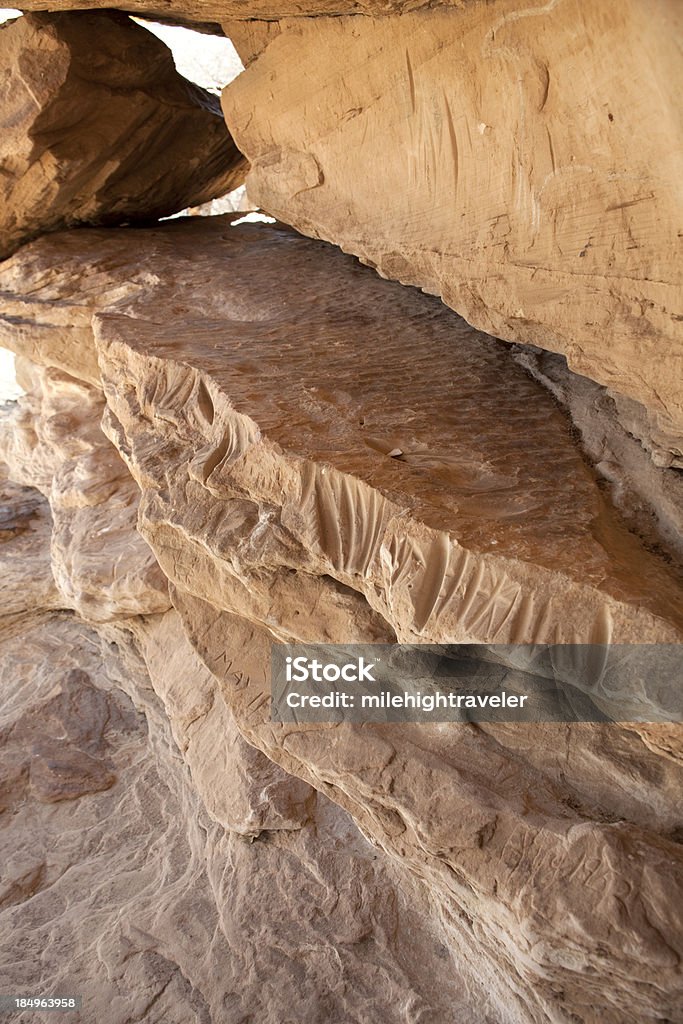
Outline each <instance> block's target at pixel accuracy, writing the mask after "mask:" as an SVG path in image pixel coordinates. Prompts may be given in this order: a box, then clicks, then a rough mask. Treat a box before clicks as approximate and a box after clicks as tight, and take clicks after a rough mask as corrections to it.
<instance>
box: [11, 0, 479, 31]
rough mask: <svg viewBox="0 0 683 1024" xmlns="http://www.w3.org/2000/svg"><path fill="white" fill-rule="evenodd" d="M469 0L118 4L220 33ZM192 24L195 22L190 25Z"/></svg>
mask: <svg viewBox="0 0 683 1024" xmlns="http://www.w3.org/2000/svg"><path fill="white" fill-rule="evenodd" d="M468 2H469V3H471V2H472V0H167V2H164V3H162V2H161V0H122V2H121V3H120V4H118V7H119V9H120V10H122V11H130V12H131V13H132V14H138V15H146V16H148V17H150V18H154V19H158V20H159V21H178V22H180V23H181V24H189V25H190V26H191V27H194V26H195V25H196V26H197V27H198V28H199V29H200V30H202V29H203V30H208V31H213V32H217V33H218V32H220V25H219V23H220V22H222V21H225V20H227V19H232V18H239V19H244V20H247V21H249V20H251V19H253V18H256V19H258V18H264V19H266V20H273V19H277V18H289V17H301V16H310V15H340V14H375V15H388V14H396V13H400V12H401V11H415V10H420V9H422V8H425V9H426V8H430V7H436V6H438V5H439V4H440V3H444V4H446V5H448V6H452V7H459V6H462V5H464V4H466V3H468ZM107 3H108V0H23V2H22V5H21V9H22V10H24V11H44V10H50V11H70V10H74V9H76V10H82V9H98V8H102V7H105V8H106V7H107ZM193 23H194V24H193Z"/></svg>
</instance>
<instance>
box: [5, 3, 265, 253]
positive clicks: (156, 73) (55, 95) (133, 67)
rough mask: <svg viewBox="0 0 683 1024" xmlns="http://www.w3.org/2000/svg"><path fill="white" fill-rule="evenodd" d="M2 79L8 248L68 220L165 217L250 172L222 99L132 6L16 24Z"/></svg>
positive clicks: (10, 30)
mask: <svg viewBox="0 0 683 1024" xmlns="http://www.w3.org/2000/svg"><path fill="white" fill-rule="evenodd" d="M0 79H1V80H2V81H3V83H4V84H3V96H4V99H3V110H2V115H1V129H2V130H1V132H0V167H2V171H3V174H2V179H1V182H0V197H1V198H0V203H1V206H2V212H1V213H0V257H4V256H7V255H8V254H9V253H11V252H12V251H13V250H15V249H16V248H17V247H18V246H19V245H20V244H21V243H22V242H25V241H26V240H28V239H30V238H33V237H35V236H36V235H39V234H44V233H45V232H47V231H54V230H56V229H58V228H63V227H67V226H71V225H75V224H82V223H100V224H116V223H119V224H120V223H123V222H126V221H134V220H150V219H152V220H153V219H155V218H157V217H162V216H167V215H169V214H172V213H175V212H176V211H178V210H182V209H184V208H185V207H187V206H191V205H195V204H199V203H202V202H205V201H207V200H209V199H213V198H215V197H216V196H220V195H223V194H224V193H226V192H229V191H230V190H231V189H233V188H235V187H237V186H238V185H240V184H241V183H242V181H243V180H244V174H245V164H244V160H243V158H242V156H241V154H240V153H239V152H238V150H237V149H236V147H235V145H234V143H233V142H232V139H231V138H230V136H229V134H228V132H227V130H226V128H225V124H224V122H223V119H222V117H221V115H220V109H219V107H218V104H217V102H216V100H215V99H214V97H212V96H211V95H210V94H209V93H207V92H205V91H204V90H202V89H200V88H199V87H198V86H194V85H191V84H190V83H189V82H187V81H186V80H185V79H183V78H181V77H180V75H178V73H177V72H176V70H175V67H174V64H173V58H172V56H171V52H170V50H168V48H167V47H166V46H164V44H163V43H161V42H160V41H159V40H158V39H156V37H155V36H153V35H151V33H149V32H147V31H146V30H145V29H143V28H142V27H140V26H139V25H136V24H135V23H134V22H133V21H131V20H130V18H128V17H127V16H126V15H124V14H121V13H118V12H112V11H102V12H95V13H63V14H59V13H58V14H55V13H44V14H31V15H26V16H24V17H22V18H19V19H17V20H16V21H11V22H8V23H7V24H5V25H3V26H2V27H0Z"/></svg>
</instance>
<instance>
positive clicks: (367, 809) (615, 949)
mask: <svg viewBox="0 0 683 1024" xmlns="http://www.w3.org/2000/svg"><path fill="white" fill-rule="evenodd" d="M173 600H174V604H175V605H176V608H177V609H178V610H179V611H180V613H181V615H182V617H183V621H184V623H185V627H186V629H187V632H188V635H189V637H190V638H191V639H192V641H193V643H194V644H195V646H196V647H197V650H198V651H199V653H200V654H201V656H202V658H203V659H204V660H205V661H206V663H207V665H208V666H209V668H211V670H212V671H213V673H214V674H215V675H216V677H217V678H219V679H220V680H221V681H222V692H223V694H224V696H225V699H226V701H227V702H228V703H229V704H230V706H231V707H232V709H233V711H234V713H235V716H236V719H237V721H238V723H239V726H240V728H241V729H242V731H243V732H244V734H245V735H246V736H247V738H248V739H249V740H250V742H253V743H256V744H257V745H258V746H259V747H260V748H261V749H263V750H264V751H265V752H266V753H267V754H268V756H269V757H271V758H273V759H274V760H276V761H277V762H278V763H279V764H281V765H282V766H283V767H284V768H285V769H286V770H287V771H289V772H292V773H295V774H298V775H300V776H301V777H303V778H305V779H307V780H308V781H310V782H311V784H312V785H313V786H315V787H316V788H317V789H320V790H322V792H324V793H326V794H327V795H328V796H330V797H331V798H332V799H333V800H335V801H336V802H338V803H340V804H341V805H342V806H343V807H345V808H346V809H347V810H349V811H350V813H351V814H352V815H353V817H354V819H355V820H356V821H357V823H358V824H359V826H360V828H361V830H362V831H363V832H364V833H365V834H366V835H368V836H369V837H370V838H372V839H373V840H374V841H375V842H376V843H377V844H378V845H379V846H381V847H382V848H383V849H384V850H385V851H387V852H388V853H389V854H390V855H391V856H393V857H395V858H397V859H398V860H400V861H401V862H402V863H404V864H406V865H407V866H409V867H410V868H411V869H412V870H413V871H414V872H415V874H416V875H418V876H419V877H420V878H424V879H425V880H427V882H428V884H429V887H430V891H431V893H432V897H433V899H434V902H435V906H436V908H438V913H439V917H440V919H441V921H442V922H443V923H444V925H445V927H446V928H447V930H448V933H449V945H450V947H451V949H453V950H454V951H455V953H456V957H457V960H458V962H459V963H460V964H461V965H462V969H463V970H464V971H465V973H467V974H469V975H470V978H471V980H470V982H469V985H470V991H471V993H472V999H473V1001H474V1002H475V1004H477V1005H480V1006H486V1007H487V1009H488V1012H489V1013H490V1015H491V1019H493V1020H495V1021H500V1022H503V1024H509V1022H513V1021H514V1022H518V1024H522V1022H523V1024H529V1022H533V1024H536V1022H538V1024H545V1022H547V1021H553V1022H555V1024H570V1022H571V1024H574V1022H576V1021H581V1022H585V1024H594V1022H595V1020H596V1017H595V1007H596V1006H599V1007H600V1019H601V1020H602V1021H604V1022H606V1024H641V1022H643V1021H655V1020H657V1019H660V1018H661V1017H664V1018H665V1019H666V1018H669V1019H676V1014H677V1010H676V1006H677V1005H678V1003H679V1001H680V994H681V988H680V975H679V972H678V957H679V955H680V952H679V951H680V948H681V947H680V942H681V933H680V922H679V915H678V910H677V907H676V905H677V903H678V902H680V894H681V890H682V889H683V858H682V857H681V851H680V845H679V843H678V842H677V836H678V826H677V825H674V827H673V828H672V824H673V823H674V822H676V821H677V820H678V810H677V804H678V800H677V797H676V791H677V790H679V789H680V785H681V779H680V772H681V766H680V764H679V765H675V764H674V763H673V762H671V761H666V760H664V761H663V760H662V759H661V758H659V757H657V756H655V755H654V754H653V753H650V752H649V751H648V750H647V749H646V748H645V747H644V746H643V745H642V744H641V743H640V742H639V741H638V740H637V739H636V738H635V737H634V736H629V735H628V733H626V732H624V731H623V730H621V729H620V728H619V727H618V726H615V725H607V726H603V725H601V726H596V725H578V726H577V725H563V726H557V725H555V726H550V725H538V724H536V723H534V724H530V725H522V726H519V725H517V726H491V725H489V726H484V727H479V726H472V725H454V724H451V725H449V726H447V727H445V726H440V725H434V726H431V725H424V724H422V725H408V724H401V725H382V726H373V725H368V724H365V725H362V726H353V725H342V726H332V725H323V726H320V725H306V726H293V725H277V724H273V723H272V722H271V721H270V720H269V708H268V694H269V689H270V683H269V671H268V665H269V654H270V643H271V640H272V638H271V636H269V634H268V632H267V631H266V630H264V629H262V628H260V627H258V626H255V625H254V624H252V623H247V622H246V621H244V620H240V619H239V618H238V617H236V616H233V615H230V614H228V613H225V612H222V613H221V612H218V611H217V610H216V609H214V608H212V607H211V606H209V605H208V604H206V603H205V602H202V601H200V600H198V599H197V598H194V597H191V596H189V595H188V594H187V593H181V592H179V591H178V590H174V591H173ZM678 735H679V740H680V726H679V727H678ZM558 744H559V746H558ZM660 785H661V786H662V788H661V790H660V788H659V787H660Z"/></svg>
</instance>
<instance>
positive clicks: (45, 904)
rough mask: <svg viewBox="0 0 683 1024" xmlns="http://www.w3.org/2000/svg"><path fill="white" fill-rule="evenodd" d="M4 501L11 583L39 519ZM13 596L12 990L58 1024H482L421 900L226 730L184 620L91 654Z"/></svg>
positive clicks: (8, 659)
mask: <svg viewBox="0 0 683 1024" xmlns="http://www.w3.org/2000/svg"><path fill="white" fill-rule="evenodd" d="M6 501H7V504H6V506H5V507H6V508H7V509H11V510H13V515H14V520H13V521H14V523H15V529H14V534H13V535H12V536H9V530H7V531H3V532H2V533H0V567H2V569H3V571H4V570H5V569H6V567H7V565H9V564H10V563H13V564H15V565H16V566H17V567H18V566H19V564H20V563H19V560H18V559H17V558H16V557H15V556H16V551H14V553H13V554H12V553H11V551H10V549H13V548H15V549H16V548H17V547H18V546H19V547H20V546H21V537H20V536H18V535H17V530H16V524H17V523H19V522H20V521H21V520H22V518H24V519H25V518H26V517H28V518H29V519H31V518H32V517H33V514H32V512H31V510H30V508H29V507H28V504H27V496H26V494H25V493H22V494H18V493H15V494H14V495H6ZM4 521H5V522H7V517H5V519H4ZM33 554H34V561H33V563H32V562H30V561H29V562H25V563H24V567H25V571H26V572H25V577H24V578H23V579H21V577H20V576H19V575H17V576H16V577H15V585H17V586H23V587H26V588H29V589H30V588H31V587H32V581H33V574H34V569H35V565H36V560H37V559H38V557H39V556H40V557H42V562H43V565H47V566H49V551H48V547H47V544H44V545H40V544H39V543H38V542H35V543H34V545H33ZM6 596H7V595H6V594H5V592H4V590H0V602H1V603H0V648H1V650H2V659H0V688H1V690H2V706H1V708H0V822H1V824H2V827H1V828H0V970H1V972H2V977H3V983H4V984H5V985H7V986H8V987H10V988H11V989H12V990H13V991H17V992H22V991H32V992H36V991H39V992H40V993H41V994H57V993H59V994H61V993H63V992H65V991H68V992H71V993H73V992H77V993H81V994H82V995H83V1012H82V1014H65V1015H64V1019H65V1021H67V1024H73V1022H76V1021H80V1020H88V1021H90V1020H93V1021H95V1020H97V1021H106V1022H107V1024H132V1022H133V1021H137V1022H140V1021H144V1022H146V1024H160V1022H162V1021H163V1022H164V1024H189V1022H197V1024H211V1022H215V1024H240V1022H244V1021H246V1020H248V1019H250V1018H253V1017H254V1016H256V1017H258V1019H259V1020H260V1021H263V1022H264V1024H282V1022H283V1021H284V1020H296V1021H304V1020H311V1021H321V1020H329V1021H337V1020H338V1021H342V1020H343V1021H344V1022H349V1024H354V1022H355V1024H364V1022H365V1021H366V1020H367V1016H366V1013H367V1007H368V1006H372V1012H373V1019H374V1020H376V1021H378V1022H379V1021H381V1022H387V1024H403V1022H405V1021H408V1020H409V1021H411V1022H415V1024H418V1022H421V1021H430V1022H431V1021H435V1022H437V1024H450V1022H451V1021H452V1020H453V1014H456V1015H457V1017H458V1020H459V1021H462V1022H463V1024H480V1021H481V1019H482V1018H481V1017H480V1015H479V1013H478V1011H477V1012H474V1011H473V1010H472V1009H471V1008H470V1007H469V998H468V996H469V993H468V989H467V986H466V984H465V983H464V982H463V980H462V979H461V977H460V975H459V971H458V966H457V964H456V963H454V962H453V960H452V956H451V953H450V952H449V950H448V948H447V946H446V944H445V939H446V936H445V933H444V932H443V930H442V929H441V927H440V926H439V924H438V922H436V921H434V920H433V919H432V918H431V916H430V914H429V903H428V898H427V894H426V891H425V890H424V888H423V887H422V886H421V884H420V883H419V882H417V881H416V880H414V879H411V877H410V876H408V875H406V874H405V873H404V872H402V871H400V870H399V868H398V867H397V866H396V865H392V864H391V863H390V862H389V861H388V860H387V859H386V858H385V857H383V856H382V855H381V854H380V853H379V851H377V850H376V849H375V848H373V847H372V846H371V845H369V844H368V843H367V841H365V840H364V839H363V837H362V836H361V835H360V834H359V832H358V830H357V829H356V827H355V826H354V824H353V822H352V820H351V819H350V818H349V816H348V815H347V814H346V813H345V812H344V811H343V810H341V809H340V808H339V807H338V806H336V805H334V804H332V803H330V802H329V801H328V800H327V799H326V798H325V797H324V796H323V795H322V794H320V793H317V792H316V791H315V790H313V789H312V788H311V787H310V786H308V785H307V784H306V783H304V782H302V781H300V780H298V779H295V778H292V777H290V776H288V775H287V774H285V773H284V772H283V771H282V769H280V768H278V767H277V766H276V765H274V764H273V763H272V762H271V761H269V760H267V759H266V758H265V757H264V756H263V755H262V754H261V753H259V752H258V751H257V750H255V749H253V748H252V747H250V746H248V745H247V744H246V743H245V742H244V740H242V739H241V738H240V737H239V736H238V735H237V734H236V733H235V729H234V725H233V726H228V728H227V730H226V731H225V732H224V731H223V728H222V726H225V725H226V724H227V723H229V722H230V721H231V713H230V712H229V711H228V709H227V707H226V706H225V705H224V704H223V702H222V698H221V696H220V694H219V692H218V691H217V689H216V684H215V680H214V677H213V676H211V675H210V674H209V673H208V671H207V670H206V669H205V668H204V667H203V666H202V665H201V664H200V663H199V662H198V659H197V656H196V655H195V653H194V652H193V650H192V648H191V647H190V645H189V644H188V642H187V640H186V639H185V637H184V635H183V633H182V630H181V629H180V626H179V624H178V620H177V616H176V615H175V613H173V612H172V613H170V614H169V615H166V616H158V617H155V618H153V619H151V620H146V621H145V620H143V619H140V618H136V619H134V620H131V621H130V623H129V624H128V625H122V626H116V627H108V628H107V629H105V630H104V632H102V633H100V634H98V633H96V632H95V631H94V630H93V629H92V628H91V627H89V626H87V625H85V624H84V623H83V622H82V621H79V620H78V619H75V618H73V617H72V616H70V615H66V614H64V613H61V614H55V613H52V614H44V613H43V614H41V611H40V609H41V605H40V596H39V594H38V593H37V591H36V590H35V589H33V590H32V599H33V601H34V602H35V603H34V605H33V607H32V609H31V614H26V613H25V612H26V610H24V614H17V612H18V611H19V609H17V607H16V605H15V604H12V603H11V599H10V603H9V604H8V603H7V602H6ZM10 598H11V596H10ZM8 613H9V614H8ZM212 688H213V689H212ZM174 736H175V737H176V739H177V740H179V741H180V742H179V745H176V741H174ZM188 766H189V770H188ZM190 772H191V775H190ZM245 840H246V841H245ZM437 973H441V974H442V975H443V977H442V983H441V985H440V986H439V987H438V988H437V989H435V988H434V986H433V984H432V980H431V979H433V978H434V977H435V976H436V975H437ZM30 1017H35V1014H34V1013H31V1014H28V1013H27V1014H20V1015H18V1016H16V1020H17V1021H19V1022H21V1024H24V1022H28V1020H29V1018H30Z"/></svg>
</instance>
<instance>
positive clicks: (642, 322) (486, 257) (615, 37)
mask: <svg viewBox="0 0 683 1024" xmlns="http://www.w3.org/2000/svg"><path fill="white" fill-rule="evenodd" d="M682 13H683V9H682V8H681V6H680V4H678V3H677V2H676V0H662V2H657V3H654V4H645V3H641V2H638V0H633V2H628V3H615V4H594V3H587V2H584V0H562V2H560V3H550V4H535V5H525V6H523V9H522V7H521V6H520V4H519V3H517V0H495V2H493V3H488V4H478V3H473V4H468V5H466V6H464V7H463V8H462V9H457V10H456V9H450V8H440V9H439V10H435V11H430V12H425V11H421V12H417V13H413V14H405V15H403V16H402V17H394V18H369V17H367V18H328V19H326V18H318V17H316V18H308V19H306V18H303V19H302V18H298V19H292V20H284V21H281V22H280V23H279V25H278V26H277V29H276V30H274V29H273V27H272V25H270V26H269V27H268V32H267V33H266V35H262V37H261V38H260V40H259V42H258V45H256V44H255V42H254V39H258V34H256V35H255V30H254V29H253V28H251V27H250V28H249V39H248V41H247V42H246V43H244V38H245V37H244V33H243V32H242V30H241V26H240V25H239V24H238V25H236V26H235V28H236V31H235V32H234V35H235V41H236V42H237V44H238V48H239V47H240V42H241V41H242V42H243V43H244V45H243V46H242V52H241V55H242V58H243V60H244V61H245V62H247V61H249V60H250V59H253V57H254V47H255V46H256V48H257V49H258V46H264V45H265V49H263V50H262V52H261V53H259V54H258V56H257V59H256V60H254V61H253V63H251V65H250V67H249V68H248V69H247V71H246V72H245V73H244V74H243V75H240V76H239V77H238V78H237V79H235V81H234V82H233V83H231V85H229V86H228V88H227V89H226V91H225V93H224V99H223V105H224V109H225V113H226V118H227V122H228V126H229V127H230V129H231V132H232V133H233V135H234V137H235V140H236V142H237V144H238V146H239V147H240V149H241V150H242V151H243V152H244V153H245V154H246V156H247V157H248V158H249V160H250V162H251V172H250V175H249V180H248V188H249V195H250V197H251V199H252V200H253V201H255V202H256V203H258V204H259V205H261V206H263V207H264V208H265V209H267V210H268V211H269V212H270V213H272V214H273V216H276V217H278V218H279V219H281V220H284V221H286V222H287V223H289V224H293V225H294V226H295V227H296V228H298V229H299V230H300V231H303V232H304V233H305V234H309V235H313V236H314V237H318V238H325V239H328V240H330V241H333V242H335V244H337V245H340V246H341V247H342V248H343V249H345V250H346V251H347V252H352V253H354V254H355V255H357V256H359V257H360V258H361V259H362V260H363V261H364V262H366V263H369V264H370V265H371V266H374V267H376V269H377V270H378V271H379V273H380V274H382V275H383V276H385V277H390V278H395V279H397V280H399V281H402V282H403V283H406V284H413V285H419V287H420V288H423V289H424V290H426V291H428V292H430V293H432V294H435V295H440V296H442V298H443V300H444V302H446V303H447V304H448V305H449V306H451V307H452V308H453V309H455V310H457V312H458V313H460V314H461V315H462V316H464V317H465V319H466V320H468V322H469V323H471V324H473V325H474V326H476V327H478V328H479V329H481V330H485V331H488V332H489V333H491V334H494V335H495V336H496V337H499V338H504V339H506V340H508V341H517V342H522V343H524V344H533V345H536V346H539V347H541V348H545V349H550V350H551V351H554V352H561V353H563V354H564V355H566V356H567V358H568V361H569V365H570V367H571V369H572V370H574V371H576V372H577V373H580V374H582V375H584V376H587V377H590V378H592V379H593V380H596V381H598V382H599V383H601V384H603V385H605V386H607V387H609V388H610V389H612V390H613V391H615V392H617V393H619V394H620V395H626V396H627V397H629V398H631V399H633V400H635V401H636V402H638V403H641V404H642V405H644V406H645V407H646V409H647V415H648V417H649V425H648V431H647V433H648V435H649V437H650V438H651V441H650V443H651V444H652V445H654V447H655V449H657V450H660V451H661V452H662V453H669V455H668V456H666V455H664V454H662V455H660V459H661V458H665V459H666V458H667V457H668V459H669V460H670V459H671V457H672V456H673V457H674V458H680V456H681V454H682V451H683V443H682V441H681V436H682V435H683V399H682V395H681V386H680V382H681V379H683V329H682V324H681V319H680V312H681V311H680V297H681V292H682V290H683V279H682V278H681V265H682V264H681V250H680V244H681V239H680V209H681V193H680V181H681V178H682V170H683V168H682V167H681V147H680V145H677V144H675V143H672V140H674V139H680V136H681V124H680V116H679V103H678V96H679V94H680V92H681V90H682V89H683V76H682V72H681V61H680V56H679V53H678V50H677V48H676V47H677V44H676V43H675V39H676V38H680V35H681V32H683V22H682V21H681V15H682ZM226 29H227V31H228V33H230V31H232V27H231V26H230V25H228V26H226ZM294 67H296V68H298V67H305V69H306V72H305V74H299V75H297V74H293V73H292V68H294ZM265 109H267V111H268V113H267V116H259V112H260V111H262V110H265ZM636 140H637V141H636ZM370 169H372V170H370ZM380 169H381V170H380Z"/></svg>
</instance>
